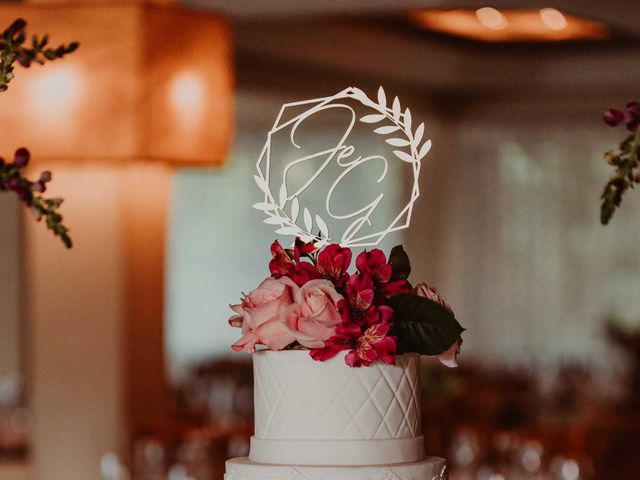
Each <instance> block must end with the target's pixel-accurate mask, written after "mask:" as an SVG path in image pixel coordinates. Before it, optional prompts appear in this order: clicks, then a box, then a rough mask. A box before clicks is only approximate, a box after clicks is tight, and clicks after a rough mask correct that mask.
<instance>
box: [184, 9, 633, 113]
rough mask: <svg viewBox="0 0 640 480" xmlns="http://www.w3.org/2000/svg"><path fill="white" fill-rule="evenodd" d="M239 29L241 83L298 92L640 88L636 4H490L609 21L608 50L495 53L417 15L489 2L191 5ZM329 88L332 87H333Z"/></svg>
mask: <svg viewBox="0 0 640 480" xmlns="http://www.w3.org/2000/svg"><path fill="white" fill-rule="evenodd" d="M188 1H189V3H190V4H191V5H193V6H197V7H198V8H203V9H207V10H209V9H211V10H216V11H222V12H224V13H226V14H227V15H228V16H229V17H230V18H231V19H232V21H233V22H234V24H235V32H236V56H237V65H238V75H239V82H240V83H243V82H251V83H257V84H264V85H268V84H270V83H273V84H278V85H291V86H292V88H294V87H295V84H296V83H297V82H298V81H300V79H301V78H307V79H309V80H310V81H313V80H314V79H315V80H316V81H318V80H322V82H320V83H322V84H327V83H328V82H329V79H330V78H331V79H334V81H335V82H336V84H340V83H341V84H344V82H345V81H346V82H349V83H355V82H357V83H358V84H359V85H361V86H367V84H370V85H371V86H374V85H376V84H379V83H383V82H384V83H385V84H387V85H388V84H394V85H398V86H401V87H402V88H403V89H412V90H413V91H414V92H418V93H420V94H425V95H430V96H435V97H437V98H441V99H446V101H447V102H449V101H450V100H451V99H452V98H453V99H458V100H459V99H477V98H483V99H491V98H495V97H498V96H499V97H501V98H505V97H509V96H522V95H530V96H532V97H536V98H540V99H541V100H544V99H549V100H551V101H553V99H556V98H559V97H561V98H565V97H567V96H573V97H575V96H584V95H585V94H588V95H589V96H590V97H591V98H593V97H598V96H603V97H608V98H611V97H616V98H617V96H619V97H620V98H626V96H628V95H636V96H637V92H638V85H640V62H639V61H638V59H640V7H638V3H637V1H636V0H626V1H625V0H608V1H606V2H605V1H601V0H599V1H593V0H565V1H562V2H559V1H548V2H542V1H513V0H512V1H504V0H498V1H493V2H491V4H490V6H492V7H495V8H498V9H500V8H509V9H517V8H522V9H540V8H546V7H553V8H557V9H559V10H560V11H562V12H566V13H570V14H573V15H577V16H582V17H586V18H589V19H593V20H597V21H600V22H602V23H604V24H606V25H607V26H609V27H610V28H611V29H612V30H613V31H614V32H615V34H616V35H615V37H616V38H615V39H614V40H611V41H605V42H574V43H567V44H553V45H551V44H542V45H514V44H498V45H489V44H483V43H479V42H473V41H468V40H460V39H452V38H449V37H444V36H442V35H437V34H433V33H429V32H426V31H423V30H420V29H418V28H417V27H415V26H414V25H412V23H411V22H409V21H408V13H409V12H411V11H412V10H414V9H417V8H424V9H429V8H431V9H436V8H437V9H444V8H473V9H476V8H479V7H483V6H487V4H485V3H480V2H471V1H465V0H458V1H449V2H446V1H433V0H432V1H429V0H423V1H405V0H350V1H340V0H304V1H301V0H271V1H252V0H188ZM328 88H329V87H328Z"/></svg>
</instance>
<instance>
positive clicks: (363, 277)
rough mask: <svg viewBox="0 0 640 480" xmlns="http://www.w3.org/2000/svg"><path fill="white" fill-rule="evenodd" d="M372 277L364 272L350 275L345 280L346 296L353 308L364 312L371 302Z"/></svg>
mask: <svg viewBox="0 0 640 480" xmlns="http://www.w3.org/2000/svg"><path fill="white" fill-rule="evenodd" d="M374 293H375V292H374V284H373V279H372V278H371V277H370V276H369V275H367V274H366V273H358V274H356V275H351V276H350V277H349V279H348V280H347V296H348V297H349V303H350V304H351V307H352V308H353V309H354V310H357V311H361V312H364V311H365V310H366V309H367V308H369V307H370V306H371V304H372V303H373V297H374Z"/></svg>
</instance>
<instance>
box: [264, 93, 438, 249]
mask: <svg viewBox="0 0 640 480" xmlns="http://www.w3.org/2000/svg"><path fill="white" fill-rule="evenodd" d="M347 100H350V101H355V102H359V103H360V104H361V105H362V106H363V107H366V108H368V109H370V110H372V111H373V113H367V114H365V115H362V116H360V117H359V120H360V122H362V123H363V124H371V125H372V127H374V129H373V133H375V134H377V135H380V136H385V137H386V138H385V139H384V140H385V142H386V144H388V145H391V146H392V147H395V148H396V149H395V150H393V155H394V156H395V158H397V159H398V160H400V161H402V162H406V163H407V164H409V165H410V167H411V170H412V173H413V187H412V191H411V196H410V198H409V200H408V202H407V204H406V205H405V206H404V207H403V208H402V210H401V211H400V213H399V214H397V216H396V217H395V218H394V219H393V220H392V221H391V223H390V224H389V225H388V226H387V227H386V228H382V229H380V230H379V231H375V232H374V233H368V234H360V231H361V230H362V228H363V227H364V226H365V225H367V226H370V227H373V226H372V222H371V215H372V214H373V212H374V211H375V210H376V207H378V205H379V204H380V202H381V200H382V198H383V196H384V194H383V193H380V194H379V195H378V197H376V199H375V200H373V201H372V202H370V203H369V204H367V205H365V206H364V207H362V208H360V209H358V210H356V211H354V212H350V213H348V214H341V215H338V214H335V213H333V212H332V210H331V208H330V203H331V197H332V195H333V193H334V191H335V190H336V188H337V187H338V185H339V184H340V182H342V181H343V180H344V178H345V177H346V175H347V174H348V173H349V172H351V171H353V170H354V169H355V168H357V167H361V166H363V165H365V164H366V163H367V162H368V161H370V160H373V159H376V160H382V161H384V171H383V173H382V175H381V176H380V177H379V178H378V180H377V181H378V183H380V182H381V181H382V180H383V179H384V178H385V177H386V175H387V172H388V162H387V159H386V158H384V157H382V156H379V155H377V156H369V157H362V156H357V157H356V156H355V155H354V153H355V148H354V147H353V146H352V145H345V144H344V142H345V141H346V139H347V137H348V134H349V133H350V131H351V128H353V122H352V124H351V125H350V127H349V129H348V130H347V132H346V134H345V136H344V137H343V138H342V141H341V143H339V144H338V145H337V146H336V147H335V148H334V149H332V150H329V151H327V152H320V153H321V154H323V155H324V154H326V158H325V159H324V161H323V162H322V164H321V166H320V168H319V169H318V170H317V171H316V172H315V173H314V174H313V175H312V176H311V178H310V179H309V180H308V181H307V182H306V183H304V185H303V186H302V187H300V188H299V189H298V190H297V191H293V192H290V191H289V190H288V186H287V174H288V172H289V171H290V170H291V168H293V167H294V166H296V165H298V164H300V163H302V162H305V161H308V160H310V159H317V158H318V155H319V154H312V155H307V156H305V157H302V158H299V159H296V160H294V161H292V162H290V163H289V164H287V165H286V166H285V167H284V169H283V173H282V179H281V180H282V183H280V185H279V186H278V187H277V188H275V189H274V190H273V191H272V189H271V186H270V184H271V182H272V181H273V179H272V178H270V177H271V175H270V174H271V149H272V145H271V140H272V137H273V136H274V135H275V134H277V133H279V132H282V131H284V130H285V129H287V128H290V129H291V131H290V133H289V139H290V142H291V144H292V145H293V147H295V148H296V149H301V147H300V145H298V144H297V143H296V141H295V132H296V129H297V128H298V126H299V125H300V124H301V123H302V122H304V121H305V120H306V119H307V118H309V117H311V116H313V115H315V114H317V113H319V112H322V111H324V110H328V109H330V108H336V107H339V108H342V109H346V110H348V111H349V112H350V113H351V114H352V115H353V118H354V121H355V118H357V116H356V113H355V110H354V109H353V108H352V107H351V106H350V105H348V104H346V103H343V102H345V101H347ZM304 107H309V108H308V109H307V110H305V111H303V112H302V113H299V114H297V115H295V116H294V117H292V118H285V113H286V112H287V110H290V109H292V108H304ZM379 124H382V125H379ZM430 149H431V140H430V139H428V138H427V139H425V125H424V123H420V124H419V125H418V126H417V127H415V129H414V128H413V119H412V115H411V111H410V110H409V108H405V109H404V110H403V109H402V106H401V103H400V100H399V99H398V97H394V99H393V101H392V102H391V106H389V105H388V100H387V94H386V92H385V91H384V89H383V88H382V87H380V88H379V89H378V95H377V99H376V101H374V100H371V99H370V98H369V97H368V96H367V95H366V94H365V93H364V92H363V91H362V90H360V89H359V88H355V87H349V88H346V89H345V90H343V91H341V92H339V93H337V94H335V95H332V96H329V97H323V98H316V99H312V100H304V101H300V102H292V103H287V104H284V105H283V106H282V108H281V109H280V112H279V114H278V117H277V118H276V120H275V123H274V125H273V127H272V128H271V130H270V131H269V133H268V135H267V141H266V143H265V145H264V147H263V149H262V152H261V154H260V158H259V159H258V162H257V164H256V169H257V174H256V175H254V177H253V178H254V180H255V182H256V185H257V186H258V188H259V189H260V190H261V191H262V192H263V194H264V200H263V201H261V202H258V203H255V204H254V205H253V208H256V209H258V210H260V211H262V212H263V213H264V214H265V219H264V223H266V224H269V225H275V226H277V227H278V228H277V229H276V233H278V234H280V235H288V236H293V237H296V236H298V237H300V238H302V240H304V241H306V242H309V241H314V242H316V244H317V246H318V247H319V248H321V247H323V246H325V245H326V244H328V243H331V242H337V243H340V244H341V245H342V246H344V247H367V246H375V245H378V244H379V243H380V242H381V241H382V239H383V238H384V237H386V236H387V235H388V234H389V233H391V232H395V231H398V230H402V229H404V228H407V227H408V226H409V224H410V222H411V214H412V211H413V205H414V203H415V201H416V200H417V198H418V196H419V195H420V190H419V186H418V177H419V174H420V165H421V161H422V159H423V158H424V157H425V156H426V155H427V153H429V150H430ZM331 162H333V163H334V164H336V165H338V166H339V167H341V168H342V169H344V170H342V173H340V175H338V177H337V179H336V180H335V181H334V182H333V184H332V185H331V187H330V188H329V191H328V192H327V195H326V198H325V205H324V206H325V211H326V215H328V216H329V217H331V218H333V219H335V220H346V221H348V222H350V223H349V224H348V226H347V227H346V228H345V230H344V232H343V233H342V234H341V235H339V236H336V235H332V234H331V233H330V231H329V226H328V224H327V221H326V218H329V217H323V216H322V215H325V213H323V212H320V211H317V209H314V208H312V207H311V206H304V205H301V203H300V200H299V196H300V195H301V194H302V193H303V192H304V191H305V190H306V189H307V188H308V187H309V186H310V185H311V184H312V183H313V182H314V181H315V180H316V179H317V177H318V176H319V175H320V174H321V173H322V172H323V170H324V169H325V168H326V167H327V165H329V163H331ZM273 192H277V193H275V194H274V193H273ZM321 213H322V215H321ZM314 232H315V233H314Z"/></svg>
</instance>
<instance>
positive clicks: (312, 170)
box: [225, 87, 464, 480]
mask: <svg viewBox="0 0 640 480" xmlns="http://www.w3.org/2000/svg"><path fill="white" fill-rule="evenodd" d="M328 110H331V111H334V112H341V113H342V114H343V115H345V120H346V122H344V125H346V127H345V128H346V130H345V131H344V132H341V134H340V135H339V136H338V137H337V138H336V145H335V147H332V148H329V149H327V150H323V151H320V152H317V151H314V149H313V148H311V147H309V146H308V145H306V144H305V142H303V141H302V139H303V138H305V137H304V136H301V135H297V134H296V132H298V131H299V130H300V129H301V128H303V127H302V125H303V124H306V121H307V119H308V118H310V117H312V116H314V115H316V114H318V113H322V112H326V111H328ZM356 110H358V113H356ZM361 110H362V111H361ZM356 125H358V126H359V127H361V128H364V129H365V130H364V131H365V132H366V131H369V133H370V134H371V135H373V137H372V138H375V137H376V136H377V138H379V139H380V140H384V142H382V141H381V142H380V144H381V145H385V146H389V145H391V146H392V147H393V148H392V149H391V151H390V152H388V157H389V159H387V157H385V156H382V155H380V154H379V153H376V154H374V155H371V154H370V153H371V152H366V151H360V149H359V148H358V149H357V148H356V146H355V145H353V144H352V143H351V140H349V136H350V133H351V131H352V129H353V128H354V127H355V126H356ZM298 136H300V138H298ZM278 139H279V140H281V141H282V140H283V139H284V140H285V145H284V147H287V146H288V147H292V149H293V151H292V152H290V154H289V155H283V154H282V151H281V150H280V149H281V148H282V147H283V146H282V145H280V146H279V147H280V148H276V147H275V146H274V145H273V144H272V142H275V141H277V140H278ZM289 143H290V145H288V144H289ZM332 144H333V143H332V142H330V143H329V144H328V145H332ZM381 145H378V146H377V147H376V150H375V151H376V152H378V151H379V147H380V146H381ZM305 146H306V147H307V148H305ZM272 149H275V151H277V152H279V153H278V155H274V156H273V158H272V157H271V152H272ZM430 149H431V140H430V139H429V138H428V137H427V136H426V130H425V124H424V123H419V122H418V121H417V120H415V119H414V118H413V117H412V115H411V112H410V111H409V109H408V108H403V107H401V103H400V100H399V99H398V97H394V98H393V100H391V98H389V97H387V94H386V93H385V91H384V89H383V88H382V87H380V88H379V89H378V94H377V96H376V97H375V98H369V97H368V96H367V95H366V94H365V93H364V92H363V91H362V90H360V89H359V88H355V87H349V88H346V89H345V90H343V91H341V92H338V93H337V94H336V95H331V96H329V97H323V98H317V99H311V100H304V101H301V102H292V103H289V104H285V105H283V107H282V109H281V111H280V113H279V114H278V117H277V119H276V121H275V123H274V125H273V128H272V129H271V130H270V131H269V133H268V134H267V140H266V143H265V146H264V148H263V150H262V153H261V155H260V158H259V160H258V162H257V164H256V174H255V175H254V181H255V183H256V185H257V186H258V188H259V189H260V191H261V192H262V193H263V198H262V201H260V202H258V203H256V204H254V205H253V207H254V208H256V209H257V210H260V211H261V212H262V213H263V215H264V217H265V218H264V220H263V221H264V222H265V223H266V224H268V225H274V226H276V233H277V234H279V235H283V236H289V237H293V238H292V241H291V243H289V245H285V246H283V245H282V244H281V243H280V242H279V241H278V240H276V241H274V242H273V243H272V244H271V247H270V252H271V259H270V261H269V265H268V268H269V276H267V277H266V278H265V279H264V280H263V281H262V282H261V283H260V284H259V285H258V286H257V287H256V288H254V289H253V290H251V291H249V293H246V294H243V295H242V297H241V299H240V303H237V304H234V305H231V309H232V310H233V312H234V314H233V316H232V317H231V318H229V323H230V325H231V326H233V327H236V328H238V329H240V331H241V335H240V338H239V339H238V340H237V341H236V342H235V343H234V344H233V345H232V346H231V348H232V349H233V350H234V351H236V352H240V351H245V352H249V353H251V354H253V368H254V385H255V435H254V436H253V437H252V438H251V446H250V452H249V456H248V457H247V458H235V459H232V460H229V461H227V463H226V474H225V480H443V479H445V478H446V477H447V472H446V462H445V460H444V459H442V458H436V457H427V456H426V455H425V452H424V441H423V438H422V434H421V432H422V430H421V411H420V406H421V404H420V355H428V356H437V357H438V358H439V359H440V360H441V361H442V363H444V364H445V365H447V366H450V367H452V366H456V357H457V355H458V353H459V351H460V345H461V344H462V337H461V335H462V333H463V331H464V328H463V327H462V326H461V325H460V324H459V322H458V321H457V319H456V318H455V315H454V313H453V310H452V309H451V307H450V306H449V304H448V303H447V302H445V301H444V299H443V298H442V296H441V295H440V294H439V293H438V291H437V290H436V289H435V288H433V287H430V286H429V285H427V284H425V283H417V284H412V283H411V282H410V281H409V275H410V273H411V264H410V261H409V256H408V255H407V253H406V252H405V251H404V248H403V247H402V246H401V245H397V246H395V247H394V248H393V249H392V250H391V251H390V252H389V255H388V256H387V254H385V252H383V251H382V250H380V249H378V248H375V247H376V246H377V245H378V244H379V243H380V242H381V241H382V240H383V239H384V238H385V237H386V236H387V235H389V234H391V233H393V232H397V231H399V230H402V229H403V228H407V227H408V226H409V223H410V219H411V212H412V210H413V204H414V203H415V201H416V199H417V198H418V195H419V182H418V175H419V172H420V164H421V161H422V159H423V158H424V157H425V156H426V155H427V153H428V152H429V150H430ZM285 150H286V148H285ZM363 150H366V149H363ZM391 162H394V163H395V164H396V166H397V167H398V168H404V171H405V173H406V174H407V175H408V177H407V178H413V188H412V189H411V190H410V191H408V192H405V194H404V197H405V199H404V200H403V201H402V202H399V203H398V205H400V204H403V205H404V206H403V207H402V209H401V210H400V211H399V212H398V214H397V215H394V218H393V219H392V220H391V223H387V221H383V220H382V219H379V218H378V221H376V220H375V216H373V213H374V210H376V208H377V207H378V206H379V204H380V202H382V201H383V199H384V198H386V197H385V193H384V192H383V191H381V190H380V189H381V184H382V183H384V180H385V179H386V177H387V173H388V172H391V169H389V168H388V166H389V164H390V163H391ZM380 167H382V174H379V173H376V175H377V176H375V177H374V176H370V177H369V178H370V179H374V180H375V181H374V182H372V183H371V185H370V187H367V189H369V188H370V189H371V191H372V192H376V191H378V197H377V199H376V200H374V201H373V202H371V203H369V204H368V205H365V206H364V207H361V208H356V209H355V210H354V205H335V203H336V201H335V200H334V198H333V193H334V191H336V190H340V189H344V188H348V187H347V186H346V185H345V184H347V183H349V181H353V179H354V178H360V177H352V176H351V175H352V174H353V175H355V174H354V173H352V172H354V171H355V170H356V169H357V171H358V172H360V171H361V170H363V169H365V170H367V169H368V170H371V171H374V170H373V169H374V168H375V172H378V168H380ZM393 171H395V172H396V173H398V172H399V170H393ZM321 175H322V176H324V177H326V179H328V180H329V181H331V182H332V183H331V187H330V188H329V190H328V192H327V194H326V198H325V200H324V202H320V203H318V204H315V203H314V202H309V200H311V199H313V198H316V197H314V196H313V195H310V196H307V195H305V192H306V191H307V190H309V189H312V190H313V188H312V186H313V184H314V181H315V180H316V179H317V178H318V177H319V176H321ZM345 179H346V180H345ZM343 180H344V181H343ZM360 188H363V187H362V185H361V186H360ZM315 193H317V192H315ZM315 193H314V195H315ZM363 201H364V200H363ZM405 201H406V204H405V203H404V202H405ZM356 203H357V202H356ZM398 205H396V204H395V203H394V204H393V205H392V206H390V207H389V208H393V207H397V206H398ZM350 210H353V211H350ZM338 212H340V213H338ZM325 219H330V223H331V228H330V226H329V224H327V222H326V221H325ZM386 220H389V219H386ZM340 230H342V234H340ZM286 247H289V248H286ZM371 247H373V248H371ZM352 248H358V249H361V248H366V249H365V250H362V251H360V252H358V253H357V255H356V254H354V252H353V251H352V250H351V249H352ZM369 248H371V249H369ZM354 256H355V270H351V271H350V268H351V266H352V263H353V262H352V260H354Z"/></svg>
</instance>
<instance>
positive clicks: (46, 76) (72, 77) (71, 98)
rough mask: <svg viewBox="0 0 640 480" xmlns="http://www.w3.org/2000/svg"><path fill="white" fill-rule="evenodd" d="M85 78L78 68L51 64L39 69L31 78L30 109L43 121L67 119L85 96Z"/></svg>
mask: <svg viewBox="0 0 640 480" xmlns="http://www.w3.org/2000/svg"><path fill="white" fill-rule="evenodd" d="M56 67H57V68H56ZM83 79H84V78H83V75H82V72H80V71H79V70H78V69H77V68H72V67H63V66H57V65H56V66H53V65H51V66H50V68H48V69H41V70H39V71H38V74H37V75H36V76H34V77H33V78H31V82H32V83H31V96H30V97H29V101H30V103H31V106H30V111H31V112H32V113H33V114H35V115H36V116H37V118H38V119H39V120H41V121H43V122H47V123H51V122H60V121H65V119H67V117H68V116H69V115H72V114H73V111H74V110H75V109H76V108H77V106H78V104H79V103H80V102H81V100H82V98H83V96H84V95H83V90H84V84H83Z"/></svg>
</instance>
